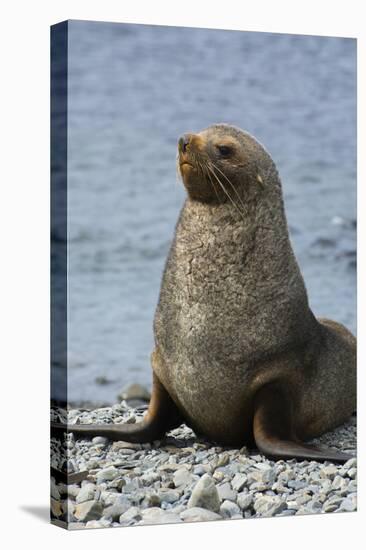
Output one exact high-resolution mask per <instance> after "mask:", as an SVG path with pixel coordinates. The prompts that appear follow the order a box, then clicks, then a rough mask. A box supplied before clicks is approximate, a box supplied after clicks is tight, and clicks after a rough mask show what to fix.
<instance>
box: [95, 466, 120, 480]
mask: <svg viewBox="0 0 366 550" xmlns="http://www.w3.org/2000/svg"><path fill="white" fill-rule="evenodd" d="M117 476H118V470H117V468H115V467H114V466H109V467H108V468H103V470H100V471H99V472H98V473H97V483H102V482H103V481H112V480H113V479H115V478H116V477H117Z"/></svg>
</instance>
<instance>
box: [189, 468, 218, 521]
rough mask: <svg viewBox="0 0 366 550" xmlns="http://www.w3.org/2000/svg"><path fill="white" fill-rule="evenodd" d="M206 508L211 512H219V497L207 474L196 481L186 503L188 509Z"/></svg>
mask: <svg viewBox="0 0 366 550" xmlns="http://www.w3.org/2000/svg"><path fill="white" fill-rule="evenodd" d="M193 507H199V508H206V509H207V510H211V511H213V512H218V511H219V510H220V497H219V494H218V491H217V488H216V485H215V483H214V481H213V479H212V478H211V476H210V475H209V474H204V475H203V476H202V477H201V479H200V480H199V481H197V483H196V485H195V486H194V489H193V491H192V494H191V497H190V499H189V501H188V508H193Z"/></svg>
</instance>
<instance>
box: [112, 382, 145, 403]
mask: <svg viewBox="0 0 366 550" xmlns="http://www.w3.org/2000/svg"><path fill="white" fill-rule="evenodd" d="M150 397H151V396H150V392H148V391H147V389H146V388H144V387H143V386H141V385H140V384H131V385H130V386H127V387H125V388H123V390H122V391H121V393H119V394H118V396H117V399H120V400H121V401H123V400H125V401H131V400H134V401H146V402H149V401H150Z"/></svg>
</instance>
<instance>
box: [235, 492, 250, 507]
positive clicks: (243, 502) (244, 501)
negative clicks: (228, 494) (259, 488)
mask: <svg viewBox="0 0 366 550" xmlns="http://www.w3.org/2000/svg"><path fill="white" fill-rule="evenodd" d="M253 501H254V498H253V495H251V494H250V493H239V495H238V499H237V503H238V505H239V507H240V508H241V509H242V510H243V511H244V510H247V509H248V508H250V507H251V506H252V504H253Z"/></svg>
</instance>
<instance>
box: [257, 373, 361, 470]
mask: <svg viewBox="0 0 366 550" xmlns="http://www.w3.org/2000/svg"><path fill="white" fill-rule="evenodd" d="M292 419H293V415H292V406H291V401H290V398H289V397H288V396H286V394H285V392H284V391H283V390H282V389H281V388H280V387H279V386H278V385H276V384H273V385H268V386H265V387H263V388H262V389H261V390H259V392H258V393H257V395H256V398H255V403H254V418H253V434H254V439H255V442H256V445H257V447H258V449H259V450H260V451H261V452H262V453H263V454H265V455H266V456H268V457H271V458H274V459H291V458H298V459H301V460H322V461H323V460H329V461H331V462H341V463H343V462H346V461H347V460H349V459H350V458H352V456H351V455H348V454H346V453H342V452H341V451H336V450H333V449H325V448H321V447H317V446H314V445H307V444H305V443H302V442H301V441H299V440H298V439H297V438H296V436H295V434H294V429H293V423H292Z"/></svg>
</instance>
